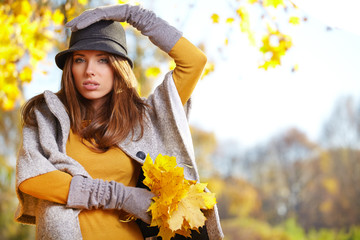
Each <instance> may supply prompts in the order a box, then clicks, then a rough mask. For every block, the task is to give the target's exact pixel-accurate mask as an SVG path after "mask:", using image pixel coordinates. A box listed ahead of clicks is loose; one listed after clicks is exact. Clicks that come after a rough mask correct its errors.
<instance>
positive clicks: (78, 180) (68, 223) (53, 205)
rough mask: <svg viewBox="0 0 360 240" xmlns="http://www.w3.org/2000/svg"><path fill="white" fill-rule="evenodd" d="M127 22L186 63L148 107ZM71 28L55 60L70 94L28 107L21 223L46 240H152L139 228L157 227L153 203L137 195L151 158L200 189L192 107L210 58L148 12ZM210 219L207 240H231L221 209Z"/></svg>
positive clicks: (118, 13)
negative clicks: (173, 165) (170, 162)
mask: <svg viewBox="0 0 360 240" xmlns="http://www.w3.org/2000/svg"><path fill="white" fill-rule="evenodd" d="M123 21H124V22H125V21H126V22H128V23H130V24H131V25H132V26H134V27H135V28H137V29H138V30H139V31H141V33H142V34H144V35H145V36H148V37H149V39H150V40H151V41H152V42H153V43H154V44H155V45H156V46H158V47H159V48H160V49H162V50H163V51H165V52H166V53H168V54H169V56H170V57H172V58H173V59H174V60H175V63H176V68H175V69H174V71H171V72H169V73H168V74H167V75H166V76H165V79H164V81H163V82H162V83H161V84H160V85H159V86H158V87H157V89H156V90H155V91H154V93H153V94H151V95H150V96H149V97H148V98H147V99H142V98H140V97H139V96H138V94H137V92H136V79H135V77H134V75H133V72H132V69H131V67H132V65H133V63H132V61H131V59H130V58H129V57H128V53H127V47H126V39H125V33H124V30H123V28H122V27H121V24H120V23H119V22H123ZM67 26H68V27H71V29H72V31H73V32H72V35H71V39H70V44H69V48H68V49H67V50H65V51H62V52H60V53H59V54H57V55H56V57H55V60H56V64H57V66H58V67H59V68H60V69H62V70H63V75H62V81H61V89H60V91H59V92H58V93H56V94H54V93H52V92H49V91H45V92H44V94H41V95H38V96H36V97H34V98H32V99H30V100H29V102H28V103H27V104H26V105H25V106H24V108H23V112H22V116H23V121H24V127H23V144H22V148H21V150H20V153H19V157H18V161H17V182H16V190H17V194H18V198H19V202H20V204H19V208H18V211H17V213H16V219H17V221H19V222H23V223H29V224H36V235H37V239H119V238H120V239H143V238H144V237H148V236H149V235H148V234H147V233H145V232H143V234H142V232H141V230H140V227H139V226H143V222H145V223H147V224H148V223H150V221H151V216H150V215H149V213H148V212H146V210H147V209H148V207H149V205H150V203H151V198H152V197H153V194H152V193H151V192H150V191H148V190H147V189H144V188H141V187H140V186H137V182H138V180H139V179H140V180H141V177H142V174H141V164H142V163H143V162H144V160H145V156H146V154H150V156H151V157H152V158H153V159H154V158H155V157H156V156H157V155H158V154H160V153H161V154H163V155H170V156H175V157H176V158H177V161H178V164H179V165H180V166H182V167H184V173H185V177H186V178H187V179H193V180H199V176H198V172H197V168H196V165H195V160H194V153H193V148H192V142H191V136H190V131H189V127H188V125H187V119H186V108H187V107H186V106H187V102H188V100H189V98H190V95H191V93H192V91H193V89H194V87H195V85H196V83H197V81H198V79H199V77H200V74H201V72H202V70H203V67H204V65H205V62H206V57H205V56H204V55H203V53H202V52H201V51H200V50H199V49H198V48H196V47H195V46H194V45H192V44H191V43H190V42H188V41H187V40H186V39H185V38H184V37H182V36H181V35H182V34H181V33H180V32H179V31H178V30H176V29H175V28H174V27H172V26H170V25H169V24H168V23H167V22H165V21H164V20H162V19H160V18H158V17H156V15H155V14H154V13H153V12H151V11H149V10H145V9H143V8H141V7H139V6H131V5H114V6H107V7H100V8H96V9H92V10H88V11H85V12H84V13H83V14H81V15H80V16H79V17H77V18H75V19H74V20H72V21H71V22H69V23H68V24H67ZM129 215H130V216H135V217H136V218H137V219H139V220H142V222H141V221H138V222H135V221H134V220H133V218H131V217H130V218H129ZM205 215H206V216H207V221H206V227H207V232H206V231H203V232H202V234H201V235H199V234H198V238H207V237H209V239H221V238H222V237H223V235H222V231H221V227H220V224H219V218H218V215H217V210H216V207H215V208H214V210H209V211H206V212H205ZM145 229H147V228H145ZM155 235H156V234H155ZM195 238H197V237H194V239H195Z"/></svg>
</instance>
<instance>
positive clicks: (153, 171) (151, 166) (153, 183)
mask: <svg viewBox="0 0 360 240" xmlns="http://www.w3.org/2000/svg"><path fill="white" fill-rule="evenodd" d="M143 170H144V176H145V179H144V184H145V185H146V186H148V187H149V188H150V190H151V192H152V193H154V194H155V195H156V196H155V197H154V198H153V200H154V202H153V203H152V204H151V205H150V207H149V209H148V211H150V212H151V214H152V220H151V224H150V226H158V227H159V234H158V236H161V237H162V239H163V240H170V239H171V238H172V237H174V236H175V234H180V235H183V236H185V237H190V236H191V230H196V231H198V230H199V227H202V226H204V224H205V220H206V217H205V216H204V214H203V212H202V211H201V210H206V209H212V208H213V207H214V205H215V203H216V199H215V194H214V193H209V192H205V191H204V190H205V187H206V185H207V184H206V183H198V182H196V181H192V180H187V179H185V178H184V169H183V168H182V167H178V166H177V163H176V158H175V157H169V156H163V155H161V154H159V155H158V156H157V157H156V159H155V162H153V161H152V159H151V157H150V156H149V155H147V157H146V159H145V162H144V165H143Z"/></svg>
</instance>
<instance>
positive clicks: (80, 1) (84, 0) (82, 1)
mask: <svg viewBox="0 0 360 240" xmlns="http://www.w3.org/2000/svg"><path fill="white" fill-rule="evenodd" d="M78 2H79V3H80V4H81V5H86V4H88V0H78Z"/></svg>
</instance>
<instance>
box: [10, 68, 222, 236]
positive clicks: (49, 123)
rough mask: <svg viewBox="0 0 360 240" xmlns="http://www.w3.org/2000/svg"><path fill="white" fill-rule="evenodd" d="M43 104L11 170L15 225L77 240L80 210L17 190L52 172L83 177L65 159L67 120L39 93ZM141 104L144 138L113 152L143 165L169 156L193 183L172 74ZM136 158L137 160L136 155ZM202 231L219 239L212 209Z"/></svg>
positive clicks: (73, 162) (63, 112)
mask: <svg viewBox="0 0 360 240" xmlns="http://www.w3.org/2000/svg"><path fill="white" fill-rule="evenodd" d="M44 96H45V102H46V103H45V104H44V105H42V106H40V107H38V108H37V109H36V111H35V116H36V120H37V124H38V126H37V127H27V126H25V127H24V128H23V142H22V147H21V149H20V151H19V156H18V160H17V165H16V192H17V196H18V199H19V206H18V209H17V211H16V214H15V219H16V221H18V222H21V223H26V224H36V231H37V239H47V240H49V239H54V240H55V239H56V240H61V239H63V240H69V239H82V236H81V231H80V225H79V219H78V214H79V213H80V210H78V209H71V208H66V207H65V206H64V205H61V204H56V203H53V202H49V201H46V200H41V199H37V198H35V197H32V196H30V195H28V194H26V193H23V192H21V191H20V190H19V185H20V184H21V183H22V182H23V181H25V180H26V179H29V178H31V177H35V176H38V175H41V174H44V173H48V172H51V171H54V170H61V171H64V172H67V173H69V174H71V175H72V176H74V175H83V176H89V174H88V173H87V172H86V171H85V169H84V168H83V167H82V166H81V165H80V164H79V163H78V162H77V161H76V160H74V159H72V158H70V157H69V156H67V155H66V142H67V139H68V136H69V131H70V119H69V117H68V114H67V112H66V110H65V108H64V106H63V104H62V103H61V101H60V100H59V99H58V97H57V96H56V95H55V94H54V93H52V92H50V91H45V92H44ZM146 102H147V103H148V104H149V105H150V106H151V108H152V111H148V113H147V114H148V119H149V120H148V121H149V122H148V123H147V124H145V130H144V136H143V137H142V138H141V139H140V140H139V141H136V142H134V141H131V139H130V137H129V138H128V139H127V140H125V141H123V142H121V143H119V147H120V148H121V149H122V150H123V151H124V152H125V153H126V154H127V155H128V156H130V157H131V158H132V159H134V160H136V161H138V162H139V163H141V164H142V163H143V161H144V160H143V159H142V157H143V156H142V157H138V156H139V155H143V154H138V153H139V152H143V153H145V154H150V156H151V158H152V159H155V158H156V157H157V155H158V154H160V153H161V154H163V155H168V156H175V157H176V159H177V163H178V165H179V166H181V167H184V174H185V178H187V179H191V180H197V181H199V175H198V170H197V167H196V164H195V156H194V149H193V144H192V139H191V135H190V130H189V126H188V122H187V114H186V110H185V109H184V107H183V105H182V103H181V100H180V97H179V95H178V93H177V90H176V87H175V84H174V81H173V78H172V72H169V73H168V74H167V75H166V76H165V79H164V81H163V82H162V83H161V84H160V85H159V86H158V87H157V88H156V89H155V91H154V93H153V94H152V95H150V96H149V97H148V98H147V99H146ZM137 155H138V156H137ZM205 216H206V217H207V220H206V227H207V231H208V235H209V238H210V240H218V239H222V238H223V233H222V230H221V226H220V220H219V216H218V212H217V207H216V206H215V207H214V209H213V210H207V211H205Z"/></svg>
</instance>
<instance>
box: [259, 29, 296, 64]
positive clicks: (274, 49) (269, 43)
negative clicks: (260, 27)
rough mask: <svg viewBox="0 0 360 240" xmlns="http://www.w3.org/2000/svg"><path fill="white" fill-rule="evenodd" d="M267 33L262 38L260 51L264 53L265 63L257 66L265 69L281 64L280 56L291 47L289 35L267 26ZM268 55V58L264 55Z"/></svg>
mask: <svg viewBox="0 0 360 240" xmlns="http://www.w3.org/2000/svg"><path fill="white" fill-rule="evenodd" d="M268 31H269V33H268V34H266V35H265V36H264V37H263V39H262V43H263V45H262V47H261V48H260V51H261V52H263V53H264V57H265V59H264V61H265V63H264V64H263V65H261V66H260V67H259V68H264V69H265V70H267V69H268V68H269V67H273V68H275V67H276V66H278V65H280V64H281V61H280V59H281V57H282V56H284V55H285V53H286V51H287V50H289V48H291V47H292V40H291V37H290V36H288V35H285V34H283V33H281V32H280V31H278V30H273V29H271V28H270V27H268ZM267 56H270V57H269V59H267V58H266V57H267Z"/></svg>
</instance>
